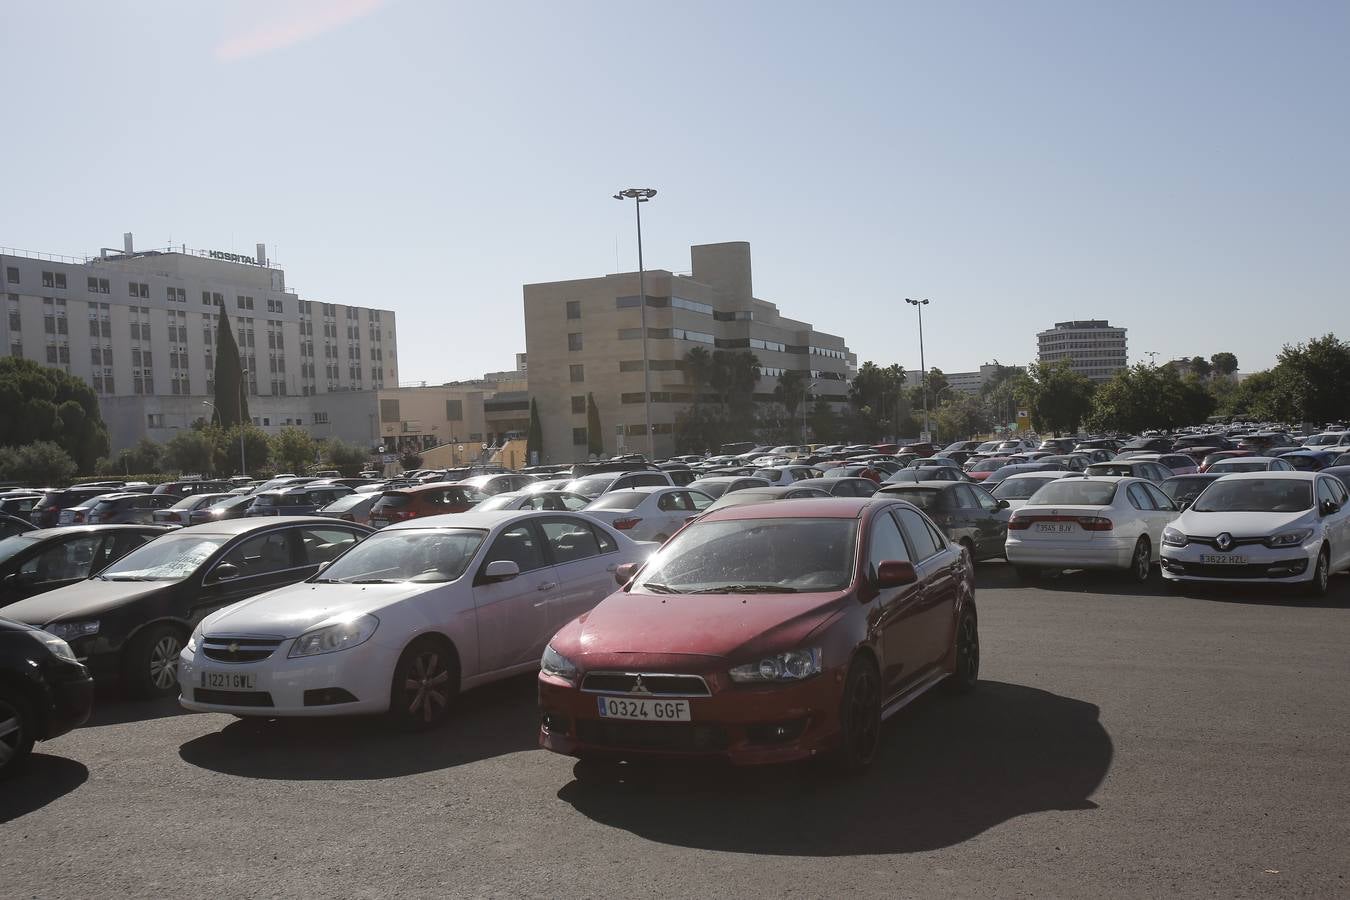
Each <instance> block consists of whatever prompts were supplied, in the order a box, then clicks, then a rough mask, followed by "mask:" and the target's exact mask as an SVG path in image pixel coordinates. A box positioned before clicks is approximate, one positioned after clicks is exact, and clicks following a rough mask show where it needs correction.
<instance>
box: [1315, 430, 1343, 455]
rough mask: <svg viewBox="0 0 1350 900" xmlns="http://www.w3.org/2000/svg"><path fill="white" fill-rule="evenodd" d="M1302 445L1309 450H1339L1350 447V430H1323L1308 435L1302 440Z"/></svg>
mask: <svg viewBox="0 0 1350 900" xmlns="http://www.w3.org/2000/svg"><path fill="white" fill-rule="evenodd" d="M1303 446H1305V447H1307V448H1309V449H1310V450H1335V451H1341V450H1344V449H1345V448H1346V447H1350V431H1324V432H1322V433H1321V434H1313V435H1309V436H1308V437H1307V438H1306V439H1305V440H1304V441H1303Z"/></svg>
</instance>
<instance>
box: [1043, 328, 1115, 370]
mask: <svg viewBox="0 0 1350 900" xmlns="http://www.w3.org/2000/svg"><path fill="white" fill-rule="evenodd" d="M1036 345H1037V353H1036V358H1037V359H1038V360H1039V361H1040V363H1041V365H1046V364H1051V363H1056V362H1059V361H1060V360H1061V359H1067V360H1068V361H1069V365H1070V366H1072V367H1073V370H1074V371H1075V372H1077V373H1078V374H1080V375H1085V376H1087V377H1088V378H1091V379H1092V380H1093V381H1097V382H1101V381H1108V380H1110V379H1111V377H1112V376H1113V375H1115V374H1116V373H1117V372H1119V371H1120V370H1121V369H1123V368H1125V366H1126V365H1128V359H1127V353H1126V347H1125V329H1124V328H1117V327H1113V326H1112V325H1111V323H1110V322H1107V321H1106V320H1105V319H1078V320H1075V321H1073V322H1056V323H1055V327H1054V328H1050V329H1047V330H1046V331H1042V332H1040V333H1038V334H1037V335H1036Z"/></svg>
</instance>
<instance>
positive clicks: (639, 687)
mask: <svg viewBox="0 0 1350 900" xmlns="http://www.w3.org/2000/svg"><path fill="white" fill-rule="evenodd" d="M581 689H582V690H583V691H586V692H588V693H592V694H651V695H653V696H658V697H707V696H709V695H710V694H711V693H712V692H711V691H709V690H708V683H707V682H706V681H704V680H703V678H702V677H701V676H699V675H666V674H662V673H657V672H587V673H586V677H585V678H583V679H582V681H581Z"/></svg>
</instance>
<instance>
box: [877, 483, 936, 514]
mask: <svg viewBox="0 0 1350 900" xmlns="http://www.w3.org/2000/svg"><path fill="white" fill-rule="evenodd" d="M886 493H888V494H894V495H895V496H896V497H898V498H900V499H901V500H908V501H909V502H910V503H913V504H914V505H915V506H917V507H919V509H937V506H938V503H939V501H940V500H941V499H942V492H941V491H937V490H933V489H932V488H923V487H906V488H901V489H900V490H895V489H894V488H888V489H887V490H886Z"/></svg>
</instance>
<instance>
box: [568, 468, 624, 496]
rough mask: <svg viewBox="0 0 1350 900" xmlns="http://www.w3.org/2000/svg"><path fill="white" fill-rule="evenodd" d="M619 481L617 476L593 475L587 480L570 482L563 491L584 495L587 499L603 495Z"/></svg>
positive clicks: (579, 479) (580, 479)
mask: <svg viewBox="0 0 1350 900" xmlns="http://www.w3.org/2000/svg"><path fill="white" fill-rule="evenodd" d="M618 480H619V476H618V475H617V474H614V475H592V476H588V477H586V478H578V479H576V480H575V481H569V482H568V483H567V485H566V486H565V487H563V490H565V491H571V492H572V493H574V494H584V495H585V496H587V497H596V496H599V495H600V494H603V493H604V492H605V490H606V489H607V488H608V487H609V486H610V485H611V484H613V483H614V482H616V481H618Z"/></svg>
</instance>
